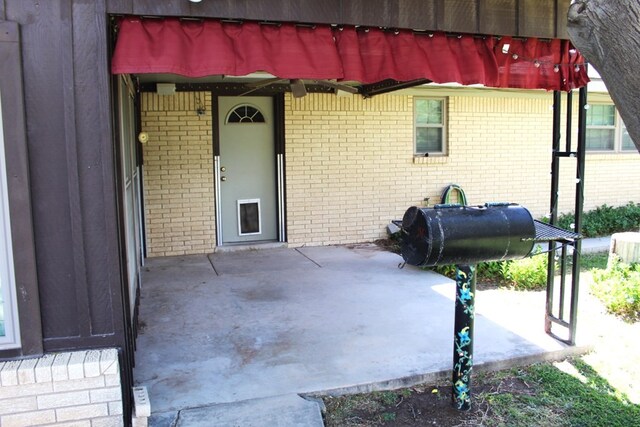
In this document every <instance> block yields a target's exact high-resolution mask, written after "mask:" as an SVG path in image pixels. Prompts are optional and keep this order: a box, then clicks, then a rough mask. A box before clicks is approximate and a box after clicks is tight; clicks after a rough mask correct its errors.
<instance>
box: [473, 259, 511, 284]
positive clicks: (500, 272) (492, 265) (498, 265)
mask: <svg viewBox="0 0 640 427" xmlns="http://www.w3.org/2000/svg"><path fill="white" fill-rule="evenodd" d="M511 262H512V261H489V262H481V263H480V264H478V270H477V274H478V277H479V278H483V279H489V280H491V279H492V280H498V281H504V280H505V279H506V276H507V271H508V270H509V264H511Z"/></svg>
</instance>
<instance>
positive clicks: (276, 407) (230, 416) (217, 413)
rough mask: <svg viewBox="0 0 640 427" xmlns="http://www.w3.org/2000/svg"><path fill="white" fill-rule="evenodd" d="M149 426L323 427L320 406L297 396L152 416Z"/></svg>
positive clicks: (277, 397)
mask: <svg viewBox="0 0 640 427" xmlns="http://www.w3.org/2000/svg"><path fill="white" fill-rule="evenodd" d="M149 426H150V427H165V426H166V427H168V426H172V427H173V426H175V427H211V426H219V427H323V426H324V423H323V421H322V414H321V411H320V404H319V403H318V402H314V401H310V400H306V399H304V398H302V397H300V396H298V395H297V394H287V395H284V396H276V397H268V398H264V399H251V400H244V401H241V402H234V403H223V404H219V405H212V406H203V407H199V408H191V409H183V410H181V411H179V412H177V413H175V412H174V413H164V414H158V415H152V416H151V418H150V419H149Z"/></svg>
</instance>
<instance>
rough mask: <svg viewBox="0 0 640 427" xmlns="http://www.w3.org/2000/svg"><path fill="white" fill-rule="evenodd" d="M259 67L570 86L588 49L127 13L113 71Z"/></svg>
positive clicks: (301, 73) (193, 73) (342, 75)
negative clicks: (195, 19)
mask: <svg viewBox="0 0 640 427" xmlns="http://www.w3.org/2000/svg"><path fill="white" fill-rule="evenodd" d="M255 71H266V72H268V73H270V74H273V75H274V76H276V77H279V78H284V79H297V78H299V79H335V80H342V81H356V82H360V83H362V84H368V83H377V82H380V81H383V80H388V79H393V80H397V81H399V82H407V81H412V80H418V79H428V80H431V81H433V82H436V83H450V82H455V83H460V84H463V85H469V84H483V85H485V86H489V87H501V88H523V89H546V90H565V91H567V90H571V89H575V88H579V87H582V86H584V85H585V84H587V82H588V81H589V78H588V77H587V71H586V67H584V58H583V57H582V56H581V55H580V53H579V52H577V51H576V50H575V49H573V47H572V46H571V43H570V42H569V41H567V40H551V41H543V40H538V39H535V38H529V39H512V38H510V37H503V38H501V39H497V38H495V37H484V38H482V37H477V36H472V35H459V36H451V35H447V34H445V33H442V32H436V33H431V34H422V33H415V32H414V31H411V30H399V31H387V30H383V29H380V28H370V29H363V28H355V27H344V28H336V27H330V26H327V25H324V26H323V25H318V26H315V27H305V26H298V25H295V24H287V23H284V24H278V25H270V24H269V25H265V24H260V23H257V22H249V21H247V22H244V23H231V22H223V21H219V20H202V21H193V20H179V19H176V18H166V19H142V18H137V17H127V18H123V19H122V20H121V22H120V26H119V32H118V41H117V44H116V49H115V53H114V56H113V61H112V72H113V73H114V74H125V73H133V74H135V73H173V74H179V75H183V76H188V77H203V76H209V75H232V76H243V75H246V74H249V73H252V72H255Z"/></svg>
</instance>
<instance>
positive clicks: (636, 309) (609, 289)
mask: <svg viewBox="0 0 640 427" xmlns="http://www.w3.org/2000/svg"><path fill="white" fill-rule="evenodd" d="M591 273H592V275H593V286H592V288H591V291H592V293H593V294H594V295H595V296H596V297H598V299H600V300H601V301H602V302H603V304H604V305H605V307H607V310H609V312H611V313H613V314H616V315H618V316H620V317H622V318H623V319H625V320H628V321H631V322H634V321H637V320H640V264H626V263H623V262H621V261H620V259H619V258H618V257H617V256H615V255H614V258H612V259H611V262H610V265H609V267H608V268H607V269H606V270H596V269H594V270H591Z"/></svg>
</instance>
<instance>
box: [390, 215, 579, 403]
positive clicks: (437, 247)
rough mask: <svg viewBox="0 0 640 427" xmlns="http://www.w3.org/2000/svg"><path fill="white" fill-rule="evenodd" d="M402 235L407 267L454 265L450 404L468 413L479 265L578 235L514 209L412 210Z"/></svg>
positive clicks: (403, 221) (405, 216)
mask: <svg viewBox="0 0 640 427" xmlns="http://www.w3.org/2000/svg"><path fill="white" fill-rule="evenodd" d="M401 229H402V257H403V258H404V260H405V262H406V263H407V264H411V265H416V266H428V267H433V266H438V265H451V264H453V265H456V268H457V270H456V301H455V326H454V351H453V393H452V398H453V403H454V405H455V406H456V407H457V408H458V409H461V410H466V409H469V408H470V406H471V399H470V389H469V387H470V380H471V371H472V367H473V317H474V297H475V286H476V264H477V263H479V262H486V261H505V260H512V259H519V258H525V257H527V256H529V255H530V254H531V253H532V251H533V248H534V245H535V243H536V242H549V241H552V240H557V239H563V238H564V239H569V238H571V239H574V238H576V237H578V235H576V234H575V233H570V232H567V231H565V230H562V229H559V228H557V227H553V226H550V225H547V224H544V223H542V222H540V221H536V220H534V219H533V217H532V216H531V214H530V213H529V211H528V210H527V209H526V208H524V207H522V206H520V205H517V204H513V203H487V204H485V205H483V206H462V205H436V206H435V207H433V208H418V207H415V206H414V207H411V208H409V209H408V210H407V211H406V213H405V214H404V217H403V219H402V225H401Z"/></svg>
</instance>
